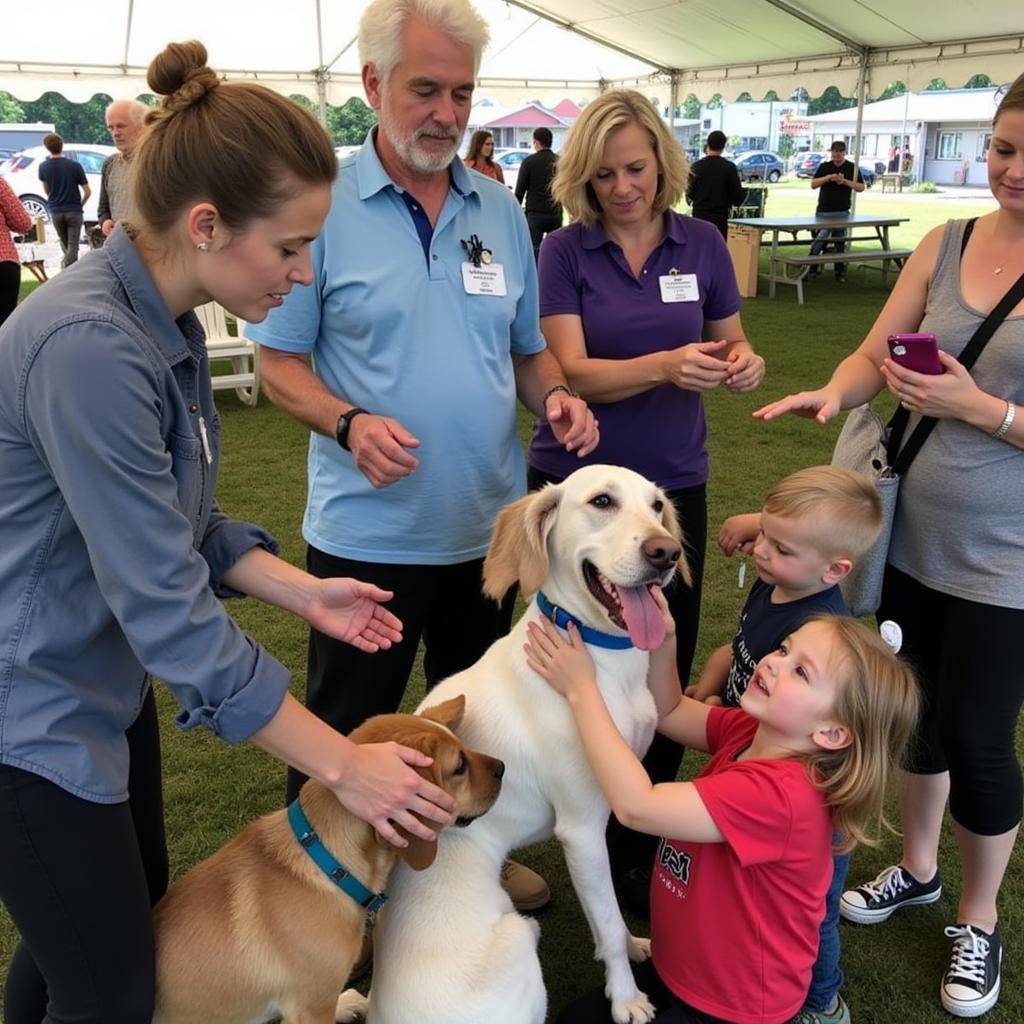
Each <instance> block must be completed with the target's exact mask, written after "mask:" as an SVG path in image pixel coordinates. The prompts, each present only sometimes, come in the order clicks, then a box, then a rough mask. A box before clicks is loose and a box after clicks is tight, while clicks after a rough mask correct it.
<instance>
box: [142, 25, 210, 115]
mask: <svg viewBox="0 0 1024 1024" xmlns="http://www.w3.org/2000/svg"><path fill="white" fill-rule="evenodd" d="M146 81H147V82H148V83H149V87H150V88H151V89H152V90H153V92H154V93H155V94H156V95H158V96H163V97H164V101H163V107H164V110H165V111H167V112H168V113H175V112H177V111H179V110H183V109H184V108H185V107H189V106H191V105H192V104H193V103H195V102H196V101H197V100H200V99H202V98H203V96H205V95H206V94H207V93H208V92H209V91H210V90H211V89H215V88H216V87H217V86H218V85H219V84H220V79H219V78H218V77H217V72H216V71H214V70H213V68H210V67H208V66H207V64H206V47H205V46H203V44H202V43H201V42H199V41H198V40H196V39H193V40H191V41H190V42H187V43H169V44H168V45H167V46H166V47H165V49H164V50H163V51H162V52H161V53H159V54H157V55H156V57H154V58H153V60H152V62H151V63H150V65H149V69H148V71H147V72H146Z"/></svg>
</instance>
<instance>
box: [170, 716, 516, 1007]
mask: <svg viewBox="0 0 1024 1024" xmlns="http://www.w3.org/2000/svg"><path fill="white" fill-rule="evenodd" d="M464 709H465V700H464V698H462V697H456V698H454V699H452V700H449V701H445V702H444V703H443V704H439V705H437V706H435V707H432V708H430V709H429V710H427V711H424V712H423V713H422V715H417V716H414V715H378V716H377V717H375V718H371V719H370V720H369V721H367V722H365V723H364V724H363V725H361V726H360V727H359V728H358V729H356V730H355V731H354V732H353V733H352V737H351V738H352V739H353V740H355V741H356V742H357V743H381V742H387V741H394V742H396V743H402V744H404V745H406V746H409V747H412V748H413V749H415V750H420V751H422V752H423V753H425V754H429V755H430V756H431V757H432V758H433V759H434V760H433V764H432V765H431V766H430V767H429V768H424V769H420V772H421V774H422V775H423V776H424V777H425V778H429V779H430V780H431V781H432V782H435V783H436V784H437V785H439V786H441V787H442V788H443V789H444V790H445V791H446V792H447V793H449V794H450V795H451V796H452V797H454V798H455V800H456V803H457V809H456V816H455V818H454V819H453V821H452V822H451V823H450V824H459V825H464V824H469V822H470V821H472V820H473V819H475V818H477V817H478V816H480V815H481V814H483V813H485V812H486V811H487V810H489V809H490V807H491V805H492V804H493V803H494V802H495V800H496V799H497V798H498V794H499V793H500V791H501V777H502V775H503V773H504V770H505V766H504V765H503V764H502V763H501V761H498V760H495V759H494V758H492V757H487V756H486V755H484V754H480V753H477V752H475V751H472V750H468V749H466V748H465V747H464V746H463V745H462V743H461V742H460V741H459V740H458V739H457V738H456V736H455V734H454V733H453V732H452V731H451V730H452V729H453V728H454V727H455V726H457V725H458V723H459V722H460V721H461V719H462V715H463V711H464ZM300 800H301V805H302V808H303V810H304V812H305V814H306V817H307V818H308V820H309V822H310V823H311V824H312V826H313V828H314V829H315V831H316V833H317V834H318V836H319V837H320V839H321V841H322V842H323V845H324V846H325V847H326V848H327V850H329V851H330V853H331V854H332V855H333V856H334V857H335V858H336V859H337V860H338V861H340V862H341V863H342V864H343V865H344V866H345V867H346V868H348V869H349V871H350V872H351V873H352V874H353V875H354V876H355V877H356V878H358V879H359V880H360V881H361V882H362V883H363V884H364V885H365V886H366V887H367V888H368V889H371V890H372V891H373V892H380V891H381V890H382V889H383V888H384V886H385V884H386V882H387V879H388V875H389V874H390V872H391V868H392V867H393V866H394V864H395V861H396V859H397V858H399V857H401V858H402V859H403V860H404V861H405V862H406V863H407V864H408V865H409V866H410V867H411V868H413V869H415V870H417V871H422V870H423V869H424V868H427V867H429V866H430V864H431V863H432V862H433V860H434V858H435V856H436V853H437V843H436V842H427V841H424V840H421V839H416V838H414V837H411V836H407V838H408V839H409V845H408V846H407V847H406V848H404V849H401V850H399V849H398V848H396V847H394V846H392V845H391V844H390V843H387V842H385V841H384V840H382V839H381V838H380V837H379V836H378V835H377V834H376V833H375V832H374V830H373V828H372V827H371V826H370V825H368V824H367V823H366V822H364V821H361V820H360V819H358V818H356V817H355V816H354V815H352V814H351V813H350V812H349V811H347V810H346V809H345V808H344V807H343V806H342V805H341V803H339V802H338V800H337V799H336V798H335V796H334V795H333V794H332V793H331V792H330V790H328V789H327V788H326V787H325V786H323V785H321V784H320V783H318V782H315V781H312V780H311V781H309V782H307V783H306V784H305V785H304V786H303V787H302V793H301V796H300ZM436 827H438V828H440V826H436ZM365 916H366V912H365V911H364V909H363V907H362V906H360V905H359V904H358V903H357V902H356V901H355V900H354V899H353V898H352V897H351V896H349V895H348V894H347V893H344V892H342V891H341V890H340V889H339V888H338V887H337V886H336V885H335V884H334V883H333V882H332V881H331V880H330V879H329V878H328V877H327V875H326V874H324V872H323V871H322V870H321V869H320V868H319V867H318V866H317V865H316V864H315V863H314V861H313V860H312V858H311V857H310V856H309V854H308V853H307V852H306V850H305V849H304V848H303V847H302V846H300V845H299V843H298V841H297V840H296V838H295V835H294V834H293V832H292V829H291V826H290V825H289V822H288V820H287V817H286V812H285V811H283V810H281V811H276V812H274V813H273V814H268V815H266V816H265V817H263V818H260V819H259V820H258V821H255V822H253V823H252V824H251V825H249V826H248V827H247V828H246V829H245V830H244V831H243V832H241V833H240V834H239V835H238V836H236V837H235V838H234V839H233V840H231V842H229V843H228V844H227V845H226V846H225V847H223V848H222V849H221V850H219V851H218V852H217V853H215V854H214V855H213V856H212V857H210V858H208V859H207V860H205V861H203V862H202V863H201V864H199V865H197V866H196V867H195V868H193V869H192V870H191V871H190V872H189V873H188V874H186V875H185V876H184V877H182V878H181V879H179V880H178V881H177V882H176V883H175V884H174V885H173V886H172V887H171V889H170V891H169V892H168V893H167V895H166V896H165V897H164V898H163V899H162V900H161V901H160V903H159V904H158V905H157V908H156V910H155V912H154V925H155V930H156V955H157V992H156V1006H157V1009H156V1014H155V1016H154V1018H153V1019H154V1024H242V1022H250V1021H263V1020H267V1019H270V1018H272V1017H274V1016H275V1015H280V1016H281V1017H283V1019H284V1021H285V1024H321V1022H322V1024H332V1022H333V1021H334V1019H335V1005H336V1002H337V1000H338V994H339V993H340V992H341V990H342V987H343V985H344V984H345V981H346V980H347V978H348V975H349V972H350V971H351V969H352V964H353V963H354V961H355V959H356V956H357V955H358V953H359V948H360V944H361V940H362V935H363V925H364V918H365Z"/></svg>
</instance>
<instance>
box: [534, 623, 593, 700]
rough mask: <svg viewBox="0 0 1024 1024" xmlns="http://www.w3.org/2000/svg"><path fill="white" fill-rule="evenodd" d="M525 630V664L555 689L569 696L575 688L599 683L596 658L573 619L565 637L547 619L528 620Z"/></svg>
mask: <svg viewBox="0 0 1024 1024" xmlns="http://www.w3.org/2000/svg"><path fill="white" fill-rule="evenodd" d="M526 631H527V640H526V643H525V644H523V650H524V651H525V652H526V664H527V665H529V666H530V668H532V669H533V671H534V672H536V673H537V675H539V676H540V677H541V679H543V680H544V681H545V682H546V683H548V684H549V685H550V686H551V687H552V689H554V690H557V691H558V692H559V693H560V694H561V695H562V696H563V697H568V696H569V695H570V694H571V693H572V692H573V691H574V690H576V689H581V688H583V687H585V686H588V685H591V686H593V685H596V684H597V680H596V677H595V674H594V671H595V670H594V661H593V659H592V658H591V657H590V652H589V651H588V650H587V645H586V644H585V643H584V642H583V637H581V636H580V631H579V630H578V629H577V628H576V626H575V625H574V624H573V623H572V622H570V623H569V625H568V626H567V628H566V632H567V633H568V637H567V639H565V640H563V639H562V636H561V634H560V633H559V632H558V630H557V629H556V628H555V627H554V626H553V625H552V624H551V623H550V622H548V621H547V619H539V620H537V621H535V622H531V623H529V624H528V625H527V627H526Z"/></svg>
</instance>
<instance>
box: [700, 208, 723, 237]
mask: <svg viewBox="0 0 1024 1024" xmlns="http://www.w3.org/2000/svg"><path fill="white" fill-rule="evenodd" d="M693 215H694V217H696V218H697V220H706V221H707V222H708V223H709V224H714V225H715V227H716V228H718V230H719V231H720V232H721V234H722V237H723V238H728V237H729V214H728V211H725V212H722V213H712V212H710V211H708V210H694V211H693Z"/></svg>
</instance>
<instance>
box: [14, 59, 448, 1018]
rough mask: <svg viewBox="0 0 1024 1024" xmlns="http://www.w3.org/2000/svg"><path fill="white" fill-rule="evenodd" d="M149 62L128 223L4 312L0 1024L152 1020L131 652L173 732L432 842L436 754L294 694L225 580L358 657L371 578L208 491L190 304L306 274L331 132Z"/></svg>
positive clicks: (257, 95) (153, 860)
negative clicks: (301, 563) (249, 519)
mask: <svg viewBox="0 0 1024 1024" xmlns="http://www.w3.org/2000/svg"><path fill="white" fill-rule="evenodd" d="M148 82H149V86H150V88H151V90H152V91H153V93H155V94H157V95H159V96H162V97H163V102H162V103H161V105H160V108H159V109H157V110H154V111H153V112H152V113H151V114H150V115H149V118H150V125H149V128H148V129H147V132H146V136H145V138H144V140H143V141H142V142H141V143H140V145H139V150H138V152H137V153H136V155H135V157H134V159H135V160H136V161H137V162H138V167H139V189H138V190H137V192H136V203H137V208H138V213H139V222H138V225H137V231H136V232H134V237H130V236H129V234H128V233H126V232H125V230H124V229H123V228H120V227H119V228H117V229H115V231H114V233H113V234H112V235H111V236H110V238H109V239H108V240H107V243H106V245H105V246H104V247H103V248H102V249H100V250H98V251H97V252H96V253H94V254H93V256H92V257H91V258H90V259H88V260H86V261H83V264H82V265H81V266H79V267H78V268H77V269H76V270H75V272H73V273H69V274H62V275H61V276H60V277H59V278H57V279H56V280H55V281H53V282H51V283H49V284H48V285H47V286H46V287H45V288H41V289H38V290H37V291H36V292H35V293H33V294H32V295H31V296H29V298H28V299H26V301H25V302H24V303H22V304H21V306H19V308H18V309H17V310H15V312H14V314H13V315H12V316H11V317H10V318H9V319H8V320H7V322H6V323H5V324H4V326H3V327H2V328H0V425H2V426H0V481H2V483H0V635H2V636H3V637H5V638H6V640H5V654H4V669H3V673H2V674H0V836H2V837H3V841H2V842H0V900H2V901H3V903H4V905H5V906H6V908H7V911H8V912H9V913H10V916H11V919H12V920H13V922H14V924H15V926H16V927H17V929H18V931H19V932H20V933H21V943H20V944H19V945H18V947H17V949H16V950H15V952H14V955H13V957H12V960H11V964H10V970H9V973H8V976H7V983H6V988H5V993H4V1014H5V1017H4V1019H5V1021H7V1022H8V1024H39V1022H40V1021H43V1020H47V1021H58V1020H60V1021H71V1020H74V1021H82V1022H85V1021H90V1022H96V1024H99V1022H102V1024H121V1022H125V1024H127V1022H141V1021H149V1020H151V1019H152V1015H153V1003H154V998H153V986H154V950H153V927H152V918H151V913H150V907H151V905H152V904H155V903H156V901H157V900H158V899H159V898H160V896H161V895H162V893H163V891H164V889H165V888H166V886H167V876H168V864H167V846H166V840H165V837H164V822H163V804H162V799H163V798H162V786H161V777H160V774H161V773H160V741H159V730H158V728H157V714H156V704H155V701H154V699H153V694H152V689H151V687H150V675H149V674H150V673H152V674H153V675H156V676H159V678H161V679H162V680H163V681H164V682H165V683H166V684H167V685H168V687H169V688H170V689H171V691H172V692H173V693H174V695H175V697H176V698H177V700H178V701H179V703H180V704H181V713H180V714H179V716H178V718H177V724H178V725H179V727H181V728H183V729H192V728H195V727H196V726H200V725H205V726H207V727H209V728H210V729H212V730H213V731H214V732H215V733H216V734H217V735H218V736H220V737H221V738H223V739H225V740H227V741H229V742H239V741H241V740H245V739H251V740H252V741H253V742H254V743H256V744H257V745H258V746H259V747H261V748H262V749H264V750H266V751H268V752H270V753H271V754H273V755H275V756H276V757H278V758H280V759H281V760H283V761H285V762H287V763H289V764H291V765H294V766H295V767H297V768H299V769H301V770H303V771H304V772H307V773H308V774H310V775H312V776H315V777H316V778H318V779H319V780H320V781H321V782H323V783H324V784H325V785H326V786H328V787H329V788H330V789H331V790H332V791H333V793H334V794H335V796H336V797H337V798H338V799H339V800H340V801H341V802H342V803H343V804H344V805H345V806H346V807H347V808H348V809H349V810H350V811H352V812H353V813H355V814H356V815H357V816H359V817H360V818H363V819H365V820H366V821H368V822H370V823H371V824H372V825H373V826H374V827H375V828H376V829H377V831H378V832H379V833H380V834H381V835H382V836H383V838H384V839H386V840H389V841H390V842H393V843H395V844H396V845H405V843H404V840H402V839H401V837H400V836H399V834H398V833H397V832H396V826H401V827H403V828H405V829H407V830H410V831H412V832H414V833H415V834H417V835H420V836H422V837H424V838H431V837H432V836H433V835H434V832H433V830H432V829H431V828H429V827H428V826H427V825H426V824H425V823H424V822H422V821H421V817H426V818H429V819H432V820H434V821H438V822H441V821H447V820H448V819H449V817H450V815H451V813H452V811H453V809H454V804H453V801H452V800H451V799H450V798H449V797H448V796H447V795H446V794H445V793H444V792H443V791H442V790H441V789H440V788H438V787H436V786H433V785H431V784H429V783H428V782H427V781H426V780H425V779H423V778H422V777H421V776H420V775H419V773H418V772H417V771H415V768H416V767H417V766H423V765H425V764H428V763H429V760H430V759H429V758H425V757H423V756H422V755H421V754H419V753H417V752H416V751H413V750H410V749H408V748H405V747H400V746H398V745H396V744H393V743H388V744H377V745H371V746H359V745H356V744H353V743H352V742H351V741H350V740H348V739H347V738H346V737H344V736H342V735H341V734H340V733H337V732H335V731H334V730H333V729H330V728H329V727H327V726H325V725H324V724H323V723H322V722H321V721H320V720H319V719H317V718H315V717H314V716H313V715H311V714H310V713H309V712H308V711H306V709H305V708H303V707H302V705H301V704H300V703H299V702H298V701H297V700H295V699H294V698H293V697H291V696H290V695H289V693H288V671H287V669H286V668H285V667H284V666H283V665H282V664H281V663H280V662H278V661H277V660H276V659H274V658H273V657H272V656H271V655H270V654H269V653H268V652H267V651H266V650H264V649H263V648H262V647H260V646H259V645H258V644H257V643H256V642H255V641H254V640H253V639H252V638H251V637H249V636H247V635H246V634H244V633H243V632H242V630H241V629H239V627H238V626H237V625H236V624H235V623H234V621H233V620H232V619H231V618H230V617H229V615H228V614H227V611H226V610H225V607H224V605H223V604H222V602H221V601H220V600H219V598H222V597H232V596H239V595H241V594H249V595H250V596H252V597H254V598H258V599H260V600H263V601H266V602H268V603H269V604H273V605H277V606H278V607H281V608H285V609H287V610H289V611H292V612H294V613H295V614H297V615H300V616H302V617H303V618H304V619H305V620H307V621H308V622H310V623H315V624H316V626H317V628H318V629H320V630H322V631H324V632H325V633H328V634H330V635H332V636H334V637H335V638H336V639H337V640H338V641H339V642H342V643H348V644H352V645H354V646H357V647H359V648H360V649H361V650H364V651H367V652H372V651H376V650H380V649H384V648H387V647H388V646H390V645H391V644H392V643H394V642H395V641H397V639H398V638H399V637H400V635H401V631H400V627H401V623H400V622H399V621H398V619H397V618H396V617H395V616H394V615H393V614H391V613H390V612H388V611H387V610H385V608H384V607H383V606H382V604H381V602H383V601H386V600H387V599H388V597H389V595H388V593H387V592H386V591H383V590H380V589H378V588H377V587H375V586H372V585H370V584H366V583H360V582H358V581H356V580H352V579H323V580H321V579H315V578H314V577H312V576H310V575H309V574H308V573H305V572H303V571H302V570H300V569H298V568H295V567H294V566H292V565H289V564H288V563H287V562H284V561H282V560H281V559H279V558H277V557H276V556H275V554H274V552H275V551H276V550H277V544H276V542H275V541H274V539H273V538H272V537H271V536H270V535H269V534H267V533H266V532H265V531H263V530H261V529H259V528H258V527H256V526H253V525H251V524H248V523H242V522H235V521H233V520H231V519H229V518H228V517H227V516H226V515H225V514H224V513H223V512H221V511H220V509H219V508H218V507H217V503H216V501H215V500H214V496H213V492H214V488H215V485H216V479H217V467H218V461H219V456H220V452H219V448H220V445H219V433H220V431H219V421H218V417H217V410H216V409H215V408H214V405H213V394H212V391H211V388H210V366H209V360H208V359H207V356H206V347H205V344H204V337H203V332H202V328H201V327H200V326H199V321H198V319H197V318H196V316H195V314H194V313H193V312H192V309H193V307H195V306H197V305H199V304H201V303H205V302H209V301H211V300H213V301H217V302H220V303H221V304H222V305H223V306H224V307H225V308H226V309H228V310H230V311H231V312H232V313H234V314H235V315H236V316H238V317H240V318H243V319H245V320H247V321H249V322H257V321H259V320H262V319H263V317H265V316H266V314H267V311H268V310H269V309H270V308H271V307H272V306H274V305H278V304H280V295H281V294H282V293H284V292H287V291H289V290H290V289H292V288H294V287H296V286H303V285H308V284H309V283H310V281H311V279H312V270H311V265H310V258H309V246H310V243H311V242H312V240H313V238H314V237H315V236H316V235H317V234H319V232H320V228H321V226H322V224H323V220H324V217H325V216H326V214H327V209H328V206H329V203H330V188H331V182H332V181H333V180H334V177H335V174H336V171H337V161H336V160H335V157H334V149H333V146H332V144H331V141H330V139H329V138H328V136H327V134H326V133H325V132H324V130H323V129H322V128H321V127H320V125H319V124H317V122H316V121H315V120H314V118H313V117H312V116H311V115H310V114H309V113H307V112H306V111H305V110H303V108H302V107H300V106H298V105H297V104H294V103H292V102H291V101H290V100H288V99H286V98H285V97H283V96H280V95H278V94H277V93H274V92H272V91H271V90H269V89H266V88H264V87H263V86H260V85H256V84H253V83H249V82H238V83H222V82H221V79H220V76H219V75H218V74H217V73H216V72H215V71H213V70H212V69H211V68H209V67H208V66H207V65H206V50H205V48H204V47H203V46H202V44H201V43H197V42H191V43H172V44H170V45H169V46H168V47H167V49H165V50H164V51H163V53H161V54H160V55H158V56H157V57H156V59H155V60H154V61H153V63H152V64H151V65H150V67H149V72H148ZM227 137H230V138H232V139H234V140H236V144H235V145H232V146H225V145H224V144H223V140H224V139H225V138H227ZM112 510H116V511H117V514H116V515H113V514H112Z"/></svg>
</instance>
